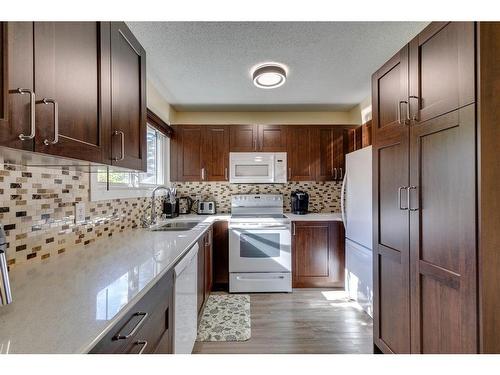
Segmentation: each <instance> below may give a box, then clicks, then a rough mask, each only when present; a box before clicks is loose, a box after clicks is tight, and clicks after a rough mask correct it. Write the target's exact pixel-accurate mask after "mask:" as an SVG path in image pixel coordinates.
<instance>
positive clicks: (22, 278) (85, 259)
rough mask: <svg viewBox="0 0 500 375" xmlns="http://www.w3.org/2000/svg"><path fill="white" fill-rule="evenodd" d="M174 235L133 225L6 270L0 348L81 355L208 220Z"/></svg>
mask: <svg viewBox="0 0 500 375" xmlns="http://www.w3.org/2000/svg"><path fill="white" fill-rule="evenodd" d="M228 218H229V215H213V216H206V217H205V216H198V215H186V216H181V217H180V218H177V219H174V220H196V221H198V220H200V224H198V225H197V226H196V227H195V228H193V229H192V230H189V231H182V232H160V231H158V232H152V231H149V230H147V229H134V230H129V231H127V232H123V233H117V234H115V235H114V236H112V237H109V238H106V239H102V240H99V241H97V242H96V243H94V244H91V245H87V246H84V247H79V248H75V249H71V250H69V251H68V252H66V253H64V254H61V255H58V256H56V257H52V258H49V259H47V260H44V261H42V262H41V263H36V264H29V263H28V264H22V265H19V266H16V267H14V268H13V270H12V272H10V280H11V287H12V296H13V299H14V302H13V303H12V304H10V305H7V306H2V307H0V353H86V352H88V351H89V350H90V349H92V347H93V346H94V345H95V344H96V343H97V342H98V341H99V340H100V339H101V338H102V337H103V336H104V335H105V334H106V333H107V332H108V331H109V330H110V329H111V328H112V327H113V325H114V324H115V323H116V322H117V321H119V320H120V319H121V318H122V317H123V316H124V315H125V314H126V313H127V311H128V310H129V309H130V308H131V307H132V306H133V305H134V303H135V302H136V301H138V300H139V299H140V298H141V297H142V296H143V295H144V294H145V293H146V292H147V291H148V290H149V289H151V287H152V286H153V285H154V284H155V282H156V281H158V280H159V279H160V278H161V277H162V276H163V275H164V274H165V273H166V272H167V271H168V270H169V269H171V268H172V267H173V266H174V265H175V264H176V263H177V262H178V261H179V260H180V259H181V258H182V256H183V255H184V254H185V253H186V252H187V251H188V250H189V249H190V248H191V246H193V245H194V244H195V243H196V241H197V240H198V239H199V238H200V237H201V236H202V235H203V234H204V233H205V232H206V231H207V229H208V228H209V227H210V225H211V223H212V222H214V221H216V220H227V219H228Z"/></svg>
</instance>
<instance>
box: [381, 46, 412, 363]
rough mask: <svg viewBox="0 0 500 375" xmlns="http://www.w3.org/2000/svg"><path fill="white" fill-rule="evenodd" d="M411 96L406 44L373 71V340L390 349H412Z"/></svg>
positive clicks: (383, 349)
mask: <svg viewBox="0 0 500 375" xmlns="http://www.w3.org/2000/svg"><path fill="white" fill-rule="evenodd" d="M407 97H408V48H407V47H405V48H403V49H402V50H401V51H400V52H399V53H397V54H396V55H395V56H394V57H393V58H391V59H390V60H389V61H388V62H387V63H386V64H385V65H384V66H383V67H382V68H380V69H379V70H378V71H377V72H376V73H374V74H373V76H372V100H373V119H372V124H373V125H372V126H373V237H374V238H373V272H374V342H375V344H376V345H377V346H378V347H379V348H380V349H381V350H382V351H384V352H388V353H390V352H394V353H408V352H410V299H409V298H410V284H409V282H410V281H409V245H408V242H409V214H408V210H407V209H405V204H406V203H405V198H404V197H405V196H404V193H405V192H406V191H407V190H406V188H407V187H408V184H409V171H408V161H409V156H408V153H409V151H408V150H409V147H408V142H409V132H408V125H406V124H405V121H404V120H403V119H404V118H406V112H405V105H404V104H405V102H406V100H407ZM399 105H401V111H399V110H398V107H399ZM398 113H400V114H401V116H398ZM398 191H399V192H402V199H401V201H400V200H399V199H398Z"/></svg>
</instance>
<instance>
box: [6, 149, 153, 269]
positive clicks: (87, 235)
mask: <svg viewBox="0 0 500 375" xmlns="http://www.w3.org/2000/svg"><path fill="white" fill-rule="evenodd" d="M89 183H90V178H89V174H87V173H83V172H78V171H74V170H70V169H68V168H64V167H62V168H58V169H47V168H40V167H26V166H19V165H13V164H9V162H8V161H6V160H5V161H4V160H3V159H2V157H1V156H0V197H1V198H0V199H1V200H0V223H2V224H3V225H4V229H5V233H6V235H7V241H8V248H7V260H8V264H9V266H10V267H12V266H14V265H17V264H19V263H23V262H26V261H41V260H43V259H47V258H49V257H53V256H56V255H58V254H62V253H64V252H66V251H68V250H70V249H71V248H73V247H75V246H84V245H87V244H90V243H93V242H95V241H96V240H98V239H100V238H104V237H109V236H113V235H116V234H117V233H120V232H123V231H124V230H128V229H132V228H137V227H138V226H139V225H140V218H141V217H142V215H143V213H144V210H145V209H146V208H147V207H148V206H149V200H148V198H129V199H113V200H106V201H99V202H91V201H90V200H89ZM76 202H84V203H85V212H86V217H85V222H83V223H81V224H75V221H74V220H75V216H74V204H75V203H76Z"/></svg>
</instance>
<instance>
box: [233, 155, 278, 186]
mask: <svg viewBox="0 0 500 375" xmlns="http://www.w3.org/2000/svg"><path fill="white" fill-rule="evenodd" d="M229 169H230V175H229V182H230V183H233V184H284V183H286V178H287V175H286V152H230V153H229Z"/></svg>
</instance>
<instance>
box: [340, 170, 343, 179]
mask: <svg viewBox="0 0 500 375" xmlns="http://www.w3.org/2000/svg"><path fill="white" fill-rule="evenodd" d="M342 176H343V171H342V168H340V179H342Z"/></svg>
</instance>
